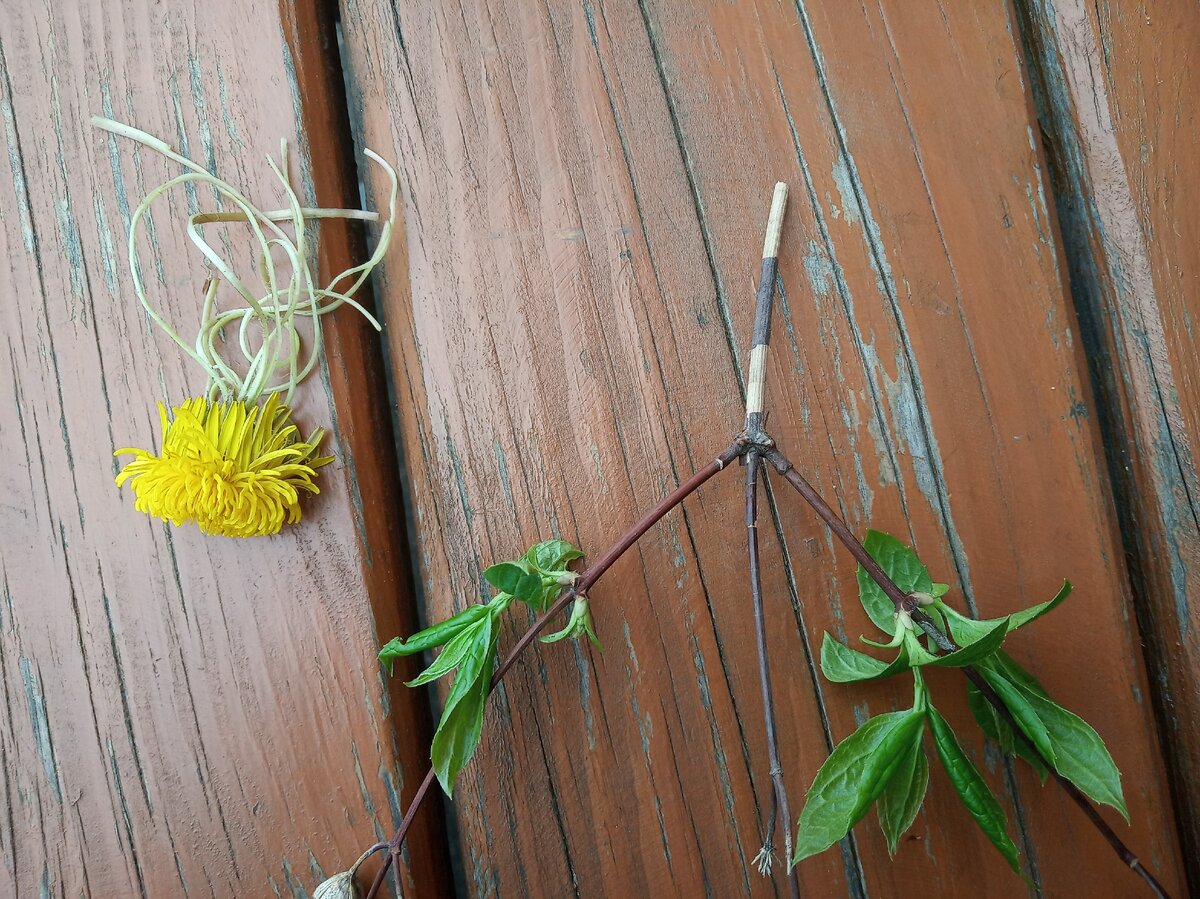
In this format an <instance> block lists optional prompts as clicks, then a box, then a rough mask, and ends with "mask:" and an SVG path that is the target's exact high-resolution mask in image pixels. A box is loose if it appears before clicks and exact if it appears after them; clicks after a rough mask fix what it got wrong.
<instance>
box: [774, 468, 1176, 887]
mask: <svg viewBox="0 0 1200 899" xmlns="http://www.w3.org/2000/svg"><path fill="white" fill-rule="evenodd" d="M765 458H766V460H767V461H768V462H770V463H771V465H773V466H774V468H775V470H776V471H778V472H779V473H780V474H781V475H782V476H783V478H784V480H786V481H787V482H788V483H789V484H791V485H792V486H793V487H795V488H796V491H797V492H798V493H799V494H800V496H802V497H803V498H804V500H805V502H807V503H808V504H809V505H810V506H812V508H813V509H814V510H815V511H816V513H817V515H819V516H820V518H821V520H822V521H824V522H825V524H827V525H828V526H829V528H830V530H832V531H833V533H834V536H836V537H837V538H838V540H840V541H841V542H842V544H843V545H844V546H845V547H846V549H848V550H849V551H850V553H851V555H853V556H854V558H855V559H857V560H858V562H859V564H860V565H862V566H863V568H865V569H866V570H867V573H868V574H870V575H871V579H872V580H873V581H875V583H877V584H878V585H879V587H880V589H882V590H883V592H884V593H886V594H887V596H888V598H889V599H891V600H892V603H893V604H894V605H895V607H896V611H897V612H899V611H901V610H904V611H907V612H908V613H909V615H910V616H911V617H912V620H913V621H914V622H916V623H917V624H918V625H919V626H920V628H921V630H923V631H924V632H925V633H926V634H928V635H929V638H930V639H931V640H932V641H933V643H934V645H935V646H937V648H938V650H939V651H941V652H954V651H955V650H957V649H959V648H960V647H959V646H958V644H957V643H955V642H954V640H953V639H952V638H951V637H950V635H949V634H947V633H945V632H944V631H942V630H941V628H939V627H938V626H937V624H936V623H935V622H934V620H933V619H932V618H930V617H929V616H928V615H926V614H925V613H924V612H922V611H921V610H920V607H919V605H918V603H917V601H916V600H915V599H914V598H913V597H912V596H910V595H908V594H906V593H905V592H904V591H903V590H901V589H900V588H899V587H898V586H896V583H895V582H894V581H893V580H892V579H891V578H890V577H888V575H887V573H886V572H885V571H884V570H883V569H882V568H880V567H879V564H878V563H876V561H875V560H874V559H872V558H871V556H870V554H869V553H868V552H867V550H866V547H864V546H863V545H862V543H861V542H860V541H859V539H858V538H857V537H855V536H854V534H853V533H852V532H851V531H850V528H849V527H847V526H846V522H845V521H843V520H842V518H841V516H839V515H838V514H837V513H836V512H835V511H834V510H833V509H832V508H831V507H830V506H829V504H828V503H827V502H825V500H824V499H822V498H821V496H820V495H819V494H818V493H817V491H816V490H814V489H813V487H812V485H811V484H809V483H808V481H807V480H805V478H804V476H803V475H801V474H800V472H798V471H796V469H795V468H794V467H793V465H792V463H791V462H790V461H789V460H788V458H787V457H786V456H784V455H783V453H781V452H779V450H777V449H774V448H772V449H770V450H768V451H767V452H766V453H765ZM962 672H963V674H965V675H966V676H967V678H968V679H970V681H971V683H973V684H975V686H976V687H978V688H979V692H980V694H981V695H982V696H983V698H984V699H986V700H987V701H988V702H989V703H990V704H991V705H992V706H993V707H994V708H995V709H996V711H997V712H998V713H999V714H1000V716H1001V717H1002V718H1004V719H1005V721H1006V722H1007V723H1008V724H1009V726H1010V727H1012V730H1013V732H1014V733H1015V734H1016V735H1017V737H1018V738H1020V739H1021V740H1022V741H1023V742H1024V743H1025V744H1026V745H1027V746H1029V748H1031V749H1032V750H1033V751H1034V752H1035V753H1037V754H1038V757H1039V758H1042V760H1043V762H1045V764H1046V767H1047V769H1048V770H1049V771H1050V772H1051V773H1052V774H1053V775H1054V779H1055V781H1057V782H1058V785H1059V786H1060V787H1062V788H1063V790H1064V791H1065V792H1066V794H1067V795H1068V796H1069V797H1070V798H1071V799H1072V800H1073V801H1074V802H1075V804H1076V805H1078V806H1079V808H1080V809H1081V810H1082V811H1083V813H1084V815H1085V816H1086V817H1087V819H1088V820H1089V821H1091V822H1092V824H1093V826H1095V828H1096V829H1097V830H1098V831H1100V835H1101V836H1103V837H1104V839H1105V840H1106V841H1107V842H1108V844H1109V846H1111V847H1112V849H1113V851H1114V852H1115V853H1116V854H1117V856H1118V857H1119V858H1120V859H1121V861H1123V862H1124V863H1125V864H1126V865H1128V866H1129V868H1130V870H1132V871H1133V872H1134V873H1135V874H1137V875H1138V876H1139V877H1141V878H1142V880H1144V881H1145V882H1146V885H1147V886H1148V887H1149V889H1150V890H1151V891H1152V892H1153V893H1154V894H1155V896H1158V897H1159V899H1170V896H1169V894H1168V893H1167V891H1166V890H1165V889H1164V888H1163V885H1162V884H1161V883H1159V882H1158V880H1157V879H1155V877H1154V875H1153V874H1151V873H1150V871H1148V870H1147V869H1146V867H1145V866H1144V865H1142V863H1141V861H1139V860H1138V857H1137V856H1136V855H1134V854H1133V851H1132V850H1130V848H1129V847H1128V846H1126V845H1125V843H1124V841H1123V840H1122V839H1121V838H1120V837H1119V836H1118V835H1117V833H1116V831H1114V830H1113V829H1112V828H1111V827H1110V826H1109V824H1108V822H1107V821H1105V820H1104V818H1103V817H1102V816H1101V815H1100V812H1099V811H1098V810H1097V809H1096V807H1095V806H1094V805H1092V803H1091V801H1089V800H1088V798H1087V797H1086V796H1084V795H1083V793H1081V792H1080V791H1079V789H1078V787H1076V786H1075V785H1074V784H1073V783H1071V782H1070V781H1069V780H1067V779H1066V778H1065V777H1063V776H1062V775H1061V774H1059V773H1058V771H1057V770H1055V768H1054V765H1053V764H1052V763H1051V762H1049V760H1047V759H1045V757H1044V756H1042V753H1041V751H1040V750H1039V749H1038V748H1037V747H1036V746H1035V745H1034V744H1033V741H1032V740H1030V739H1029V737H1028V736H1026V734H1025V732H1024V731H1023V730H1022V729H1021V726H1020V725H1019V724H1017V721H1016V719H1015V718H1013V716H1012V713H1011V712H1010V711H1009V710H1008V706H1006V705H1005V704H1004V701H1003V700H1002V699H1001V698H1000V697H999V696H998V695H997V694H996V691H995V690H993V689H992V687H991V685H990V684H988V682H987V681H986V680H984V678H983V675H982V674H980V673H979V671H978V670H977V669H975V668H974V667H973V666H970V665H967V666H964V667H963V669H962Z"/></svg>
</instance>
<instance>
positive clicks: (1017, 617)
mask: <svg viewBox="0 0 1200 899" xmlns="http://www.w3.org/2000/svg"><path fill="white" fill-rule="evenodd" d="M1070 595H1071V582H1070V581H1063V583H1062V586H1061V587H1059V588H1058V592H1057V593H1055V594H1054V598H1053V599H1048V600H1046V602H1042V603H1038V604H1037V605H1036V606H1030V607H1029V608H1028V609H1022V610H1021V611H1020V612H1013V613H1012V614H1011V615H1009V616H1008V617H1009V620H1010V622H1011V623H1010V624H1009V627H1008V629H1009V630H1010V631H1015V630H1016V629H1017V628H1019V627H1024V626H1025V625H1027V624H1032V623H1033V622H1034V621H1037V620H1038V619H1039V618H1041V617H1042V616H1043V615H1045V614H1046V613H1047V612H1052V611H1054V609H1056V608H1058V606H1059V605H1060V604H1061V603H1062V601H1063V600H1064V599H1066V598H1067V597H1068V596H1070Z"/></svg>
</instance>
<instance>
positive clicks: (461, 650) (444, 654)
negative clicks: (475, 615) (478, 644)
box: [404, 618, 492, 687]
mask: <svg viewBox="0 0 1200 899" xmlns="http://www.w3.org/2000/svg"><path fill="white" fill-rule="evenodd" d="M491 626H492V624H491V620H490V618H484V619H482V620H480V621H477V622H475V623H474V624H472V625H470V626H469V627H465V628H463V629H462V630H461V631H459V632H458V635H457V636H456V637H455V638H454V639H453V640H451V641H450V642H449V643H447V644H446V648H445V649H443V650H442V651H441V652H440V653H438V657H437V658H436V659H434V660H433V663H432V664H431V665H430V666H429V667H428V668H426V669H425V670H424V671H422V672H421V673H420V674H419V675H417V676H416V677H415V678H413V679H412V680H410V681H405V683H404V685H405V686H406V687H419V686H421V685H422V684H427V683H429V682H430V681H431V680H437V679H438V678H439V677H441V676H442V675H444V674H449V673H450V672H451V671H453V670H454V669H455V668H457V667H458V666H459V665H460V664H462V661H463V659H464V658H466V655H467V653H468V652H470V651H471V649H472V647H474V646H475V641H476V640H477V639H478V637H479V635H480V633H481V632H482V631H483V630H485V629H486V630H487V631H488V633H489V634H490V632H491Z"/></svg>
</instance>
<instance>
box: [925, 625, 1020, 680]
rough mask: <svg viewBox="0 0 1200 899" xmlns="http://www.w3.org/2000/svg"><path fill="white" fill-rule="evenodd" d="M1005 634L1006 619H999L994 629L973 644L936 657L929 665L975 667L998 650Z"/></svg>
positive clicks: (1006, 630)
mask: <svg viewBox="0 0 1200 899" xmlns="http://www.w3.org/2000/svg"><path fill="white" fill-rule="evenodd" d="M1007 634H1008V619H1007V618H1001V619H1000V621H999V623H997V624H996V626H995V627H993V628H992V629H991V630H990V631H988V632H987V633H985V634H984V635H983V636H982V637H980V638H979V639H978V640H976V641H975V642H974V643H969V644H968V645H966V646H964V647H962V648H961V649H958V650H955V651H954V652H948V653H946V654H945V655H944V656H938V657H937V658H936V659H934V660H933V661H932V662H930V663H929V664H931V665H938V666H940V667H942V668H962V667H963V666H964V665H975V664H977V663H978V662H980V661H981V660H982V659H985V658H987V657H988V656H990V655H991V654H992V653H994V652H995V651H996V650H998V649H999V648H1000V646H1001V644H1002V643H1004V638H1005V636H1007Z"/></svg>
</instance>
